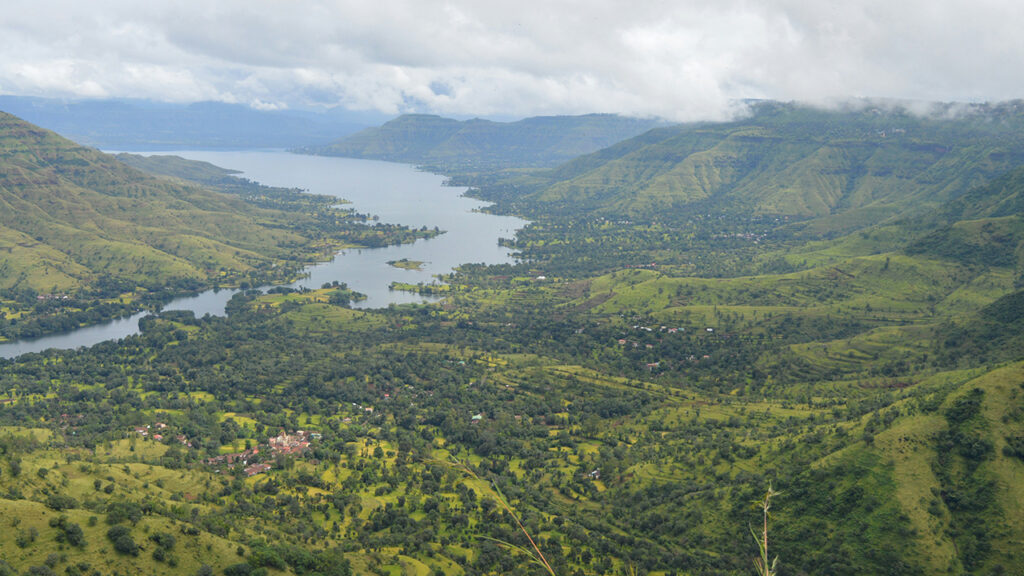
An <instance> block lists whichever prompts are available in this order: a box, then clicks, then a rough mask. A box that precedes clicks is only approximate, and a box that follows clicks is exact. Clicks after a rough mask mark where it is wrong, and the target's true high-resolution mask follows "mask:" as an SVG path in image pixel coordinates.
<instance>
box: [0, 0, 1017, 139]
mask: <svg viewBox="0 0 1024 576" xmlns="http://www.w3.org/2000/svg"><path fill="white" fill-rule="evenodd" d="M1022 23H1024V2H1020V1H1019V0H1008V1H1004V0H970V1H966V0H965V1H960V0H845V1H832V0H814V1H808V0H760V1H755V0H750V1H744V0H674V1H665V2H662V1H654V0H633V1H631V2H627V1H609V0H582V1H562V0H543V1H534V0H519V1H515V2H510V1H504V0H501V1H485V0H479V1H469V0H455V1H451V2H443V1H432V0H359V1H346V0H308V1H307V0H150V1H140V0H92V1H82V0H28V1H25V0H7V1H6V2H5V7H4V10H3V15H2V16H0V54H2V55H3V58H0V94H15V95H33V96H52V97H98V98H102V97H132V98H147V99H153V100H160V101H176V102H193V101H202V100H217V101H225V102H238V103H245V104H249V105H252V106H254V107H263V108H275V107H288V108H310V107H318V106H343V107H345V108H350V109H360V110H369V109H373V110H379V111H382V112H385V113H398V112H411V111H418V112H434V113H440V114H458V115H481V116H506V117H507V116H530V115H539V114H556V113H567V114H577V113H587V112H617V113H623V114H634V115H656V116H662V117H665V118H669V119H674V120H693V119H713V118H722V117H725V116H727V115H729V114H730V113H731V112H732V111H733V110H734V109H735V106H734V104H733V103H734V102H735V101H736V100H737V99H744V98H771V99H778V100H799V101H815V102H829V101H836V100H842V99H845V98H850V97H881V98H902V99H915V100H932V101H935V100H938V101H985V100H988V101H994V100H1006V99H1013V98H1020V97H1024V34H1022V33H1021V31H1020V25H1021V24H1022Z"/></svg>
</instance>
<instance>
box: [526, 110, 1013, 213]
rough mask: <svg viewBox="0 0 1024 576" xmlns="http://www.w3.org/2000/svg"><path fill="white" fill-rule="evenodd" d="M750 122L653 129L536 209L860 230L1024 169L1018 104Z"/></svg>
mask: <svg viewBox="0 0 1024 576" xmlns="http://www.w3.org/2000/svg"><path fill="white" fill-rule="evenodd" d="M752 110H753V113H752V115H751V116H750V117H748V118H743V119H739V120H736V121H733V122H727V123H719V124H687V125H680V126H674V127H668V128H661V129H658V130H653V131H651V132H649V133H647V134H643V135H641V136H638V137H637V138H634V139H632V140H628V141H625V142H621V143H619V144H616V145H614V146H611V147H609V148H608V149H605V150H601V151H599V152H596V153H594V154H591V155H588V156H584V157H582V158H578V159H576V160H573V161H571V162H568V163H566V164H565V165H563V166H560V167H559V168H557V169H555V170H553V171H552V172H551V173H549V174H548V175H546V178H545V179H543V180H541V181H540V182H538V183H534V184H533V185H532V186H533V188H534V190H536V191H535V192H533V193H532V195H531V196H530V197H529V199H530V201H531V202H532V203H534V204H536V206H537V207H538V209H540V210H552V209H556V210H560V211H568V212H591V213H596V214H600V215H604V216H615V215H627V216H630V217H635V218H649V217H651V216H653V215H655V214H664V213H665V212H667V211H675V212H682V213H693V212H699V211H705V212H706V211H715V212H718V211H727V212H733V213H746V214H754V215H766V216H767V215H770V216H789V217H794V218H799V219H808V218H821V217H831V218H832V221H831V223H830V226H831V227H832V228H834V229H837V228H846V229H850V228H851V227H853V228H856V227H858V226H863V225H865V224H871V223H875V222H878V221H880V220H883V219H885V218H887V217H890V216H893V215H895V214H899V213H902V212H904V211H906V210H914V209H919V208H921V207H922V206H935V205H938V204H939V203H941V202H943V201H945V200H947V199H950V198H951V197H953V196H954V195H955V194H957V193H960V192H962V191H964V190H967V189H970V188H972V187H974V186H976V185H979V184H982V183H984V182H986V181H988V180H989V179H991V178H993V177H995V176H998V175H1000V174H1002V173H1004V172H1006V171H1007V170H1009V169H1011V168H1013V167H1016V166H1017V165H1019V164H1020V163H1021V162H1022V161H1024V154H1022V152H1021V150H1022V146H1021V144H1022V143H1024V142H1022V137H1021V133H1022V132H1021V128H1022V127H1024V114H1022V113H1021V111H1020V110H1018V107H1017V105H1016V104H1012V103H1011V104H1004V105H999V106H980V105H979V106H976V107H974V108H971V109H969V110H967V111H960V112H959V113H958V115H954V114H953V112H952V111H951V110H939V111H937V112H935V113H933V114H932V115H929V116H921V115H914V114H911V113H909V112H907V111H905V110H902V109H900V108H890V109H879V108H876V109H866V110H857V111H826V110H819V109H813V108H806V107H800V106H796V105H788V104H778V103H761V104H757V105H754V106H753V108H752Z"/></svg>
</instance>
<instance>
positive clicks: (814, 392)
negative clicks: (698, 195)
mask: <svg viewBox="0 0 1024 576" xmlns="http://www.w3.org/2000/svg"><path fill="white" fill-rule="evenodd" d="M783 112H785V110H783ZM996 112H999V111H998V110H997V111H994V112H993V113H996ZM786 113H788V112H786ZM1000 113H1001V112H1000ZM794 114H796V113H794ZM803 114H804V113H800V114H797V120H799V118H801V117H803ZM806 114H807V115H808V116H807V117H808V118H811V119H813V118H816V117H818V116H816V115H819V116H820V115H826V113H824V112H814V113H812V112H806ZM867 117H868V118H877V119H878V122H879V123H882V124H885V125H890V123H891V121H892V118H891V117H886V116H885V115H884V114H881V115H878V116H872V115H867ZM863 122H867V120H863ZM907 122H908V123H910V122H917V123H919V124H920V125H927V126H928V127H929V130H932V131H934V133H935V134H939V135H942V134H948V133H951V131H955V130H958V129H959V128H957V127H956V126H957V125H955V124H943V123H941V122H939V121H937V120H936V121H931V120H929V121H925V120H921V119H913V118H910V119H909V120H907ZM950 122H956V121H950ZM1008 122H1009V120H1008ZM812 124H813V123H812ZM882 124H879V125H882ZM857 125H858V124H856V122H854V123H853V124H852V126H857ZM908 125H913V124H908ZM787 126H788V124H787V123H786V122H783V121H782V120H778V121H777V125H775V128H774V129H776V130H779V131H781V132H779V134H777V135H776V136H774V137H773V138H771V139H768V140H765V142H768V143H770V144H771V146H770V148H773V150H762V153H763V154H764V156H765V157H767V156H771V155H772V154H777V153H779V152H778V151H777V150H774V148H787V147H794V148H797V147H801V146H804V145H805V144H806V141H805V140H806V139H805V138H804V136H806V134H807V132H808V131H809V129H808V128H807V126H804V125H801V124H800V122H795V124H794V125H793V126H789V127H787ZM844 126H846V127H849V126H851V125H847V124H843V123H842V122H836V123H835V125H834V129H835V131H836V133H838V134H842V135H844V137H845V138H848V139H850V146H853V141H854V140H856V138H857V137H861V136H863V134H862V133H861V132H856V131H853V132H849V131H844ZM951 126H952V127H951ZM684 128H685V129H679V130H681V131H683V132H685V131H686V130H696V128H694V127H684ZM699 128H700V130H705V131H711V132H714V131H715V130H724V129H726V128H728V129H730V130H731V129H733V128H735V126H733V127H731V128H730V127H728V126H726V127H722V126H706V127H699ZM672 130H676V129H670V131H672ZM907 130H908V132H909V131H910V128H907ZM1001 130H1002V128H999V127H993V128H991V131H994V132H995V133H996V135H997V136H998V137H999V138H1002V137H1003V136H1005V134H1003V132H1001ZM858 135H860V136H858ZM868 136H870V134H868ZM868 136H864V138H867V137H868ZM787 138H792V139H793V140H795V142H793V143H790V141H789V140H787ZM887 138H888V136H887ZM641 140H643V141H657V142H665V141H666V140H664V138H663V134H661V132H657V133H654V134H648V135H646V136H644V137H641ZM634 144H635V143H634ZM677 145H679V146H682V145H681V144H677ZM622 146H627V144H623V145H621V146H620V148H621V147H622ZM979 146H980V145H979ZM874 148H875V149H878V148H880V147H879V146H875V147H874ZM925 148H926V149H930V148H927V147H925ZM980 149H982V148H976V150H980ZM984 149H986V150H987V149H988V148H984ZM930 150H932V151H933V152H934V149H930ZM683 151H685V147H684V148H683ZM619 152H621V150H617V149H615V148H613V149H612V150H610V151H605V152H602V153H600V154H599V155H604V156H607V157H612V156H617V155H619ZM680 157H685V156H684V155H681V156H680ZM965 157H966V156H964V157H961V158H965ZM986 158H989V159H992V157H991V156H986ZM999 158H1001V157H996V160H998V159H999ZM584 161H588V162H589V161H590V160H586V159H581V160H580V161H579V162H584ZM907 161H909V160H907V158H904V160H901V161H900V162H897V163H896V164H894V165H893V166H894V167H899V166H903V168H904V169H905V170H907V171H911V172H912V171H913V168H914V167H913V165H906V166H905V165H904V162H907ZM950 161H951V162H953V161H952V160H950ZM992 161H993V162H994V161H995V160H992ZM873 162H882V159H881V158H875V160H874V161H873ZM959 162H960V160H956V161H955V162H953V164H951V165H957V166H960V165H961V164H959ZM979 162H980V160H979ZM873 165H874V164H873ZM932 166H934V165H932ZM641 168H642V167H640V166H638V167H637V170H638V171H639V172H643V170H641ZM989 168H991V167H987V168H986V167H982V168H977V171H976V172H974V173H973V175H968V174H966V172H965V173H963V174H961V175H959V176H957V177H955V178H953V179H945V180H943V182H945V184H943V186H948V187H950V189H949V190H948V191H947V194H946V195H945V198H948V200H947V201H943V202H939V201H938V200H939V198H931V197H929V198H928V199H925V198H923V197H922V196H921V194H923V193H919V192H920V191H918V192H914V191H913V190H914V189H916V188H915V186H916V185H911V184H909V183H908V184H906V189H905V191H906V192H907V194H906V195H905V196H900V197H901V198H903V199H902V200H899V202H897V201H895V200H893V205H894V206H895V205H898V206H899V207H898V209H894V210H893V211H888V210H887V211H880V212H878V214H883V212H884V213H885V214H894V215H896V216H895V217H894V218H892V219H890V220H884V219H883V218H877V219H875V221H874V222H870V219H868V220H863V219H861V218H860V217H859V216H858V217H857V218H852V217H851V218H850V219H847V218H846V216H845V215H848V214H852V213H854V212H856V210H858V209H857V208H855V207H853V204H850V206H851V208H850V210H851V212H846V211H843V210H840V209H836V211H835V212H834V213H832V214H829V216H834V217H835V218H832V219H829V218H827V217H826V218H819V219H807V220H801V221H799V222H797V220H798V219H797V218H796V217H794V218H791V219H790V220H788V221H787V220H786V218H784V217H778V219H777V220H776V216H772V215H767V214H762V215H751V214H749V213H748V214H743V213H741V212H740V211H739V209H738V208H737V210H736V211H734V212H730V211H728V210H726V211H721V212H718V211H716V212H704V213H703V214H701V213H698V212H696V211H687V209H683V208H679V207H678V205H676V207H677V208H679V210H678V211H676V212H669V211H664V213H663V214H661V215H657V216H650V217H640V216H636V217H635V218H631V219H625V218H613V217H610V216H608V215H606V214H604V213H602V210H603V209H602V208H601V207H598V206H596V205H595V206H592V207H590V208H588V204H587V203H588V202H590V200H589V199H588V198H586V197H585V198H582V202H583V205H582V206H580V205H570V204H569V203H568V202H567V200H566V203H565V204H564V208H565V210H561V209H558V210H548V208H550V206H551V205H552V203H551V202H549V200H550V198H552V197H547V196H544V195H543V194H537V195H534V193H529V194H513V193H511V192H510V190H512V188H510V187H509V186H511V184H509V182H510V180H508V179H506V178H505V177H504V176H499V177H495V178H496V179H495V180H494V182H495V183H494V184H493V187H482V188H481V189H480V190H479V192H478V193H479V194H480V195H482V196H486V197H490V198H493V199H497V200H498V201H499V203H498V205H497V206H496V207H495V209H496V210H501V211H520V213H528V214H531V215H532V216H534V217H535V218H536V219H535V221H534V224H533V225H531V226H530V227H529V228H528V229H526V230H524V231H523V232H522V233H521V234H519V235H518V236H517V238H515V239H514V240H509V241H508V242H509V243H511V244H514V245H515V246H517V247H518V248H519V249H520V250H521V251H522V254H523V255H524V257H525V258H524V259H523V260H522V261H521V262H520V263H518V264H514V265H502V266H482V265H465V266H463V267H462V268H461V269H460V270H459V271H458V272H457V273H455V274H451V275H448V276H445V277H444V278H441V280H443V281H444V282H445V283H444V284H439V285H437V286H436V287H435V286H433V285H431V286H427V285H419V286H413V285H399V286H396V288H399V289H407V290H408V289H415V290H428V289H430V290H434V289H436V290H438V291H439V292H440V291H443V295H444V296H445V298H444V300H443V301H442V302H439V303H437V304H430V305H409V306H392V307H389V308H387V309H383V310H372V311H365V310H353V309H351V308H349V307H348V306H347V304H348V302H349V301H351V299H352V298H354V297H356V296H355V295H354V294H352V293H351V292H350V291H349V290H347V288H346V287H345V286H343V285H340V284H339V285H326V286H324V287H323V288H322V289H321V290H309V291H296V292H293V291H288V290H279V291H276V292H275V293H272V294H258V293H256V292H248V293H242V294H239V295H237V296H236V297H235V299H234V300H232V302H231V303H230V305H229V307H228V308H229V315H228V316H227V317H225V318H215V317H208V318H203V319H196V318H194V317H192V316H191V315H189V314H183V313H180V312H177V313H163V314H159V315H157V316H154V317H151V318H148V319H146V320H145V321H144V322H143V323H142V325H141V329H142V333H141V334H139V335H137V336H132V337H129V338H127V339H125V340H124V341H122V342H119V343H105V344H100V345H97V346H95V347H93V348H91V349H88V350H77V351H49V352H45V353H42V354H28V355H25V356H23V357H21V358H18V359H15V360H10V361H0V426H2V428H0V471H2V473H0V509H2V511H3V514H2V517H3V518H5V519H6V520H4V522H9V523H10V524H11V525H10V527H9V528H8V529H4V530H0V557H2V558H4V560H5V561H6V562H7V563H9V564H10V565H11V566H13V567H14V568H15V569H17V570H19V571H24V570H27V569H29V568H31V567H34V566H49V567H50V568H51V569H53V570H54V571H59V570H64V571H66V572H68V573H71V572H73V571H74V570H79V571H80V572H88V571H91V570H98V571H99V572H100V573H101V574H113V573H114V572H115V571H117V572H119V573H157V574H171V573H188V574H194V573H200V572H202V573H217V574H221V573H223V574H252V573H261V572H263V571H266V572H267V573H288V574H291V573H294V574H314V573H321V574H348V573H353V574H370V573H372V574H403V575H405V574H408V575H414V574H415V575H432V574H450V575H484V574H513V575H516V574H522V575H527V574H557V575H575V574H581V575H582V574H609V575H612V574H647V575H657V576H668V575H679V574H695V575H710V574H749V573H750V572H751V571H752V569H753V568H755V567H756V569H757V570H758V572H759V573H761V574H768V573H778V574H829V575H851V576H852V575H855V574H857V575H859V574H899V575H924V574H935V573H947V574H1016V573H1020V572H1022V571H1024V558H1022V557H1021V554H1020V541H1021V538H1022V535H1024V481H1022V480H1024V457H1022V454H1024V385H1022V384H1021V383H1022V382H1024V355H1022V352H1021V351H1022V350H1024V346H1022V345H1021V338H1022V336H1021V334H1022V333H1024V327H1022V325H1021V322H1022V321H1024V296H1022V294H1024V292H1022V291H1021V281H1020V279H1021V278H1022V267H1024V264H1022V262H1024V260H1022V259H1021V257H1020V255H1021V254H1022V253H1024V252H1022V248H1021V241H1022V239H1024V237H1022V236H1021V233H1020V226H1019V223H1018V219H1019V218H1020V216H1021V214H1020V213H1019V211H1018V210H1016V209H1014V208H1012V206H1014V204H1013V202H1014V199H1015V198H1017V197H1018V195H1019V193H1020V192H1021V191H1022V190H1024V178H1021V177H1020V174H1019V173H1017V172H1007V173H1006V174H1005V175H1003V176H1000V177H998V178H995V179H993V180H991V181H988V177H987V176H986V175H987V174H988V170H989ZM569 169H570V168H569V167H563V168H560V169H558V170H556V172H558V171H564V170H569ZM971 169H974V168H965V170H971ZM993 171H995V169H994V168H993ZM930 173H931V174H939V172H930ZM916 174H918V175H917V176H913V175H912V174H909V173H905V174H904V176H905V177H906V179H908V180H913V181H915V182H917V183H918V184H919V185H921V186H924V183H923V182H924V181H923V180H920V179H919V178H922V176H921V175H920V173H916ZM878 177H879V178H881V176H878ZM517 178H518V177H517ZM915 178H918V180H914V179H915ZM968 180H970V181H972V182H973V181H975V180H979V181H981V180H984V181H986V182H979V183H980V184H981V185H979V186H977V187H974V188H966V187H965V188H963V189H959V188H957V186H959V184H957V182H966V181H968ZM630 181H632V180H630ZM763 182H764V180H762V183H763ZM890 184H892V182H891V181H890ZM933 184H934V182H933ZM861 185H864V186H866V185H867V184H865V183H863V182H862V183H861ZM878 185H879V186H883V185H882V184H881V183H880V184H878ZM749 186H750V187H751V188H750V189H753V186H754V184H753V182H751V183H750V184H749ZM883 187H884V186H883ZM552 189H553V190H557V189H558V188H557V187H555V188H549V190H552ZM625 189H626V187H625V185H624V187H622V188H618V189H616V190H619V191H621V190H625ZM610 190H611V189H610ZM612 192H614V190H612ZM893 194H895V192H893ZM900 194H903V193H902V192H900ZM612 196H613V194H612V193H611V192H610V193H609V196H608V197H607V198H606V199H607V200H609V201H611V202H612V204H614V203H615V202H618V200H614V199H613V198H612ZM889 198H890V199H892V198H895V196H891V197H889ZM965 198H968V199H970V201H969V202H966V201H964V200H963V199H965ZM722 201H723V203H724V202H725V199H724V197H723V199H722ZM559 202H561V200H559ZM801 202H802V201H801ZM626 204H628V202H627V203H626ZM609 205H611V204H609ZM723 205H725V204H723ZM801 205H803V204H801ZM705 206H706V205H705ZM747 207H749V205H747ZM911 214H913V217H911V216H910V215H911ZM854 223H856V225H854ZM850 227H854V228H857V229H856V230H854V231H851V230H850ZM812 229H813V230H818V231H819V232H820V233H817V232H816V233H815V234H810V233H809V232H808V231H809V230H812ZM811 236H813V239H810V237H811ZM1008 254H1009V255H1008ZM766 487H768V492H767V493H766V492H765V488H766ZM776 490H778V491H777V492H776ZM752 502H757V503H758V505H757V506H755V507H751V503H752ZM769 511H770V513H771V516H770V518H769V516H768V513H769ZM751 531H753V533H754V539H755V540H756V544H755V543H752V542H751ZM54 546H56V547H57V550H58V551H57V552H56V554H57V556H55V557H53V558H51V557H50V554H52V553H53V552H52V550H53V548H54ZM61 554H63V556H61ZM776 557H777V558H778V561H777V563H776V562H775V558H776ZM755 558H756V559H757V561H756V563H755V564H754V565H753V566H752V564H751V561H752V560H754V559H755ZM82 566H85V568H81V567H82Z"/></svg>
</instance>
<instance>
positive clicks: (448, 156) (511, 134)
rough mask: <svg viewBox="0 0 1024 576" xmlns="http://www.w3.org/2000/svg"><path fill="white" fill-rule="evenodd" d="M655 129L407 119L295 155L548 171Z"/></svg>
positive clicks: (618, 119) (573, 120) (646, 123)
mask: <svg viewBox="0 0 1024 576" xmlns="http://www.w3.org/2000/svg"><path fill="white" fill-rule="evenodd" d="M660 124H661V123H660V122H659V121H657V120H652V119H637V118H626V117H622V116H616V115H611V114H590V115H585V116H539V117H534V118H526V119H524V120H519V121H517V122H492V121H490V120H481V119H474V120H466V121H459V120H453V119H450V118H442V117H440V116H433V115H426V114H407V115H404V116H400V117H398V118H396V119H394V120H392V121H390V122H387V123H385V124H384V125H383V126H380V127H377V128H368V129H366V130H363V131H362V132H359V133H357V134H353V135H352V136H349V137H347V138H343V139H341V140H338V141H336V142H334V143H332V144H329V145H327V146H314V147H306V148H302V149H300V150H299V151H300V152H304V153H307V154H318V155H323V156H346V157H353V158H368V159H375V160H389V161H394V162H408V163H412V164H420V165H427V166H430V167H434V168H437V169H438V170H440V171H442V172H449V173H451V172H472V171H483V170H501V169H506V168H522V167H553V166H557V165H558V164H561V163H563V162H566V161H568V160H570V159H572V158H575V157H577V156H580V155H582V154H588V153H590V152H594V151H596V150H600V149H602V148H606V147H608V146H610V145H612V144H614V143H616V142H619V141H621V140H625V139H627V138H631V137H633V136H636V135H638V134H641V133H643V132H646V131H647V130H650V129H651V128H654V127H655V126H658V125H660Z"/></svg>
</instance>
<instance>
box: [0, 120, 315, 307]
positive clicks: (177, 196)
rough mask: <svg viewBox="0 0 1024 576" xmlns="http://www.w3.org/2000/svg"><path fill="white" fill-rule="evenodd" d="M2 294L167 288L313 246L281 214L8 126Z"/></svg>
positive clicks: (0, 224) (2, 130)
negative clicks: (124, 285)
mask: <svg viewBox="0 0 1024 576" xmlns="http://www.w3.org/2000/svg"><path fill="white" fill-rule="evenodd" d="M0 164H2V165H3V170H2V171H0V174H2V177H0V269H2V270H3V274H2V275H0V286H2V287H31V288H33V289H36V290H38V291H41V292H50V291H52V290H54V289H56V290H57V291H74V290H75V289H78V288H82V287H84V286H88V285H90V284H91V283H93V282H95V280H96V279H97V278H98V277H100V276H112V277H114V278H119V279H125V280H128V281H131V282H134V283H138V284H142V285H152V286H157V285H161V284H164V283H168V282H173V281H175V280H181V279H196V280H208V279H211V278H214V277H217V276H219V275H221V274H222V273H224V274H230V275H235V274H238V273H246V272H250V271H252V270H254V269H256V268H267V267H270V266H271V265H273V264H274V263H275V262H276V263H281V262H283V261H284V259H286V258H290V257H292V256H293V254H292V253H290V250H291V249H293V248H295V247H297V246H299V245H302V244H307V243H308V242H309V240H308V239H306V238H303V237H302V236H300V235H299V234H297V233H295V232H291V231H288V230H287V229H285V228H284V227H283V226H282V224H283V223H284V219H283V218H282V217H281V215H279V214H275V213H273V212H271V211H264V210H259V209H255V208H253V207H252V206H250V205H247V204H246V203H244V202H243V201H241V200H239V199H237V198H231V197H228V196H224V195H221V194H216V193H212V192H208V191H206V190H204V189H202V188H199V187H196V186H187V185H179V184H172V183H168V182H165V181H160V180H157V179H154V178H152V177H149V176H146V175H144V174H142V173H141V172H138V171H136V170H134V169H131V168H128V167H127V166H125V165H123V164H121V163H120V162H118V161H116V160H114V159H113V158H112V157H110V156H107V155H105V154H102V153H100V152H98V151H96V150H92V149H88V148H84V147H80V146H77V145H74V144H73V143H71V142H69V141H67V140H64V139H63V138H60V137H59V136H57V135H55V134H52V133H50V132H47V131H44V130H41V129H38V128H35V127H33V126H31V125H29V124H27V123H24V122H21V121H19V120H17V119H16V118H14V117H12V116H9V115H3V116H0Z"/></svg>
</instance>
